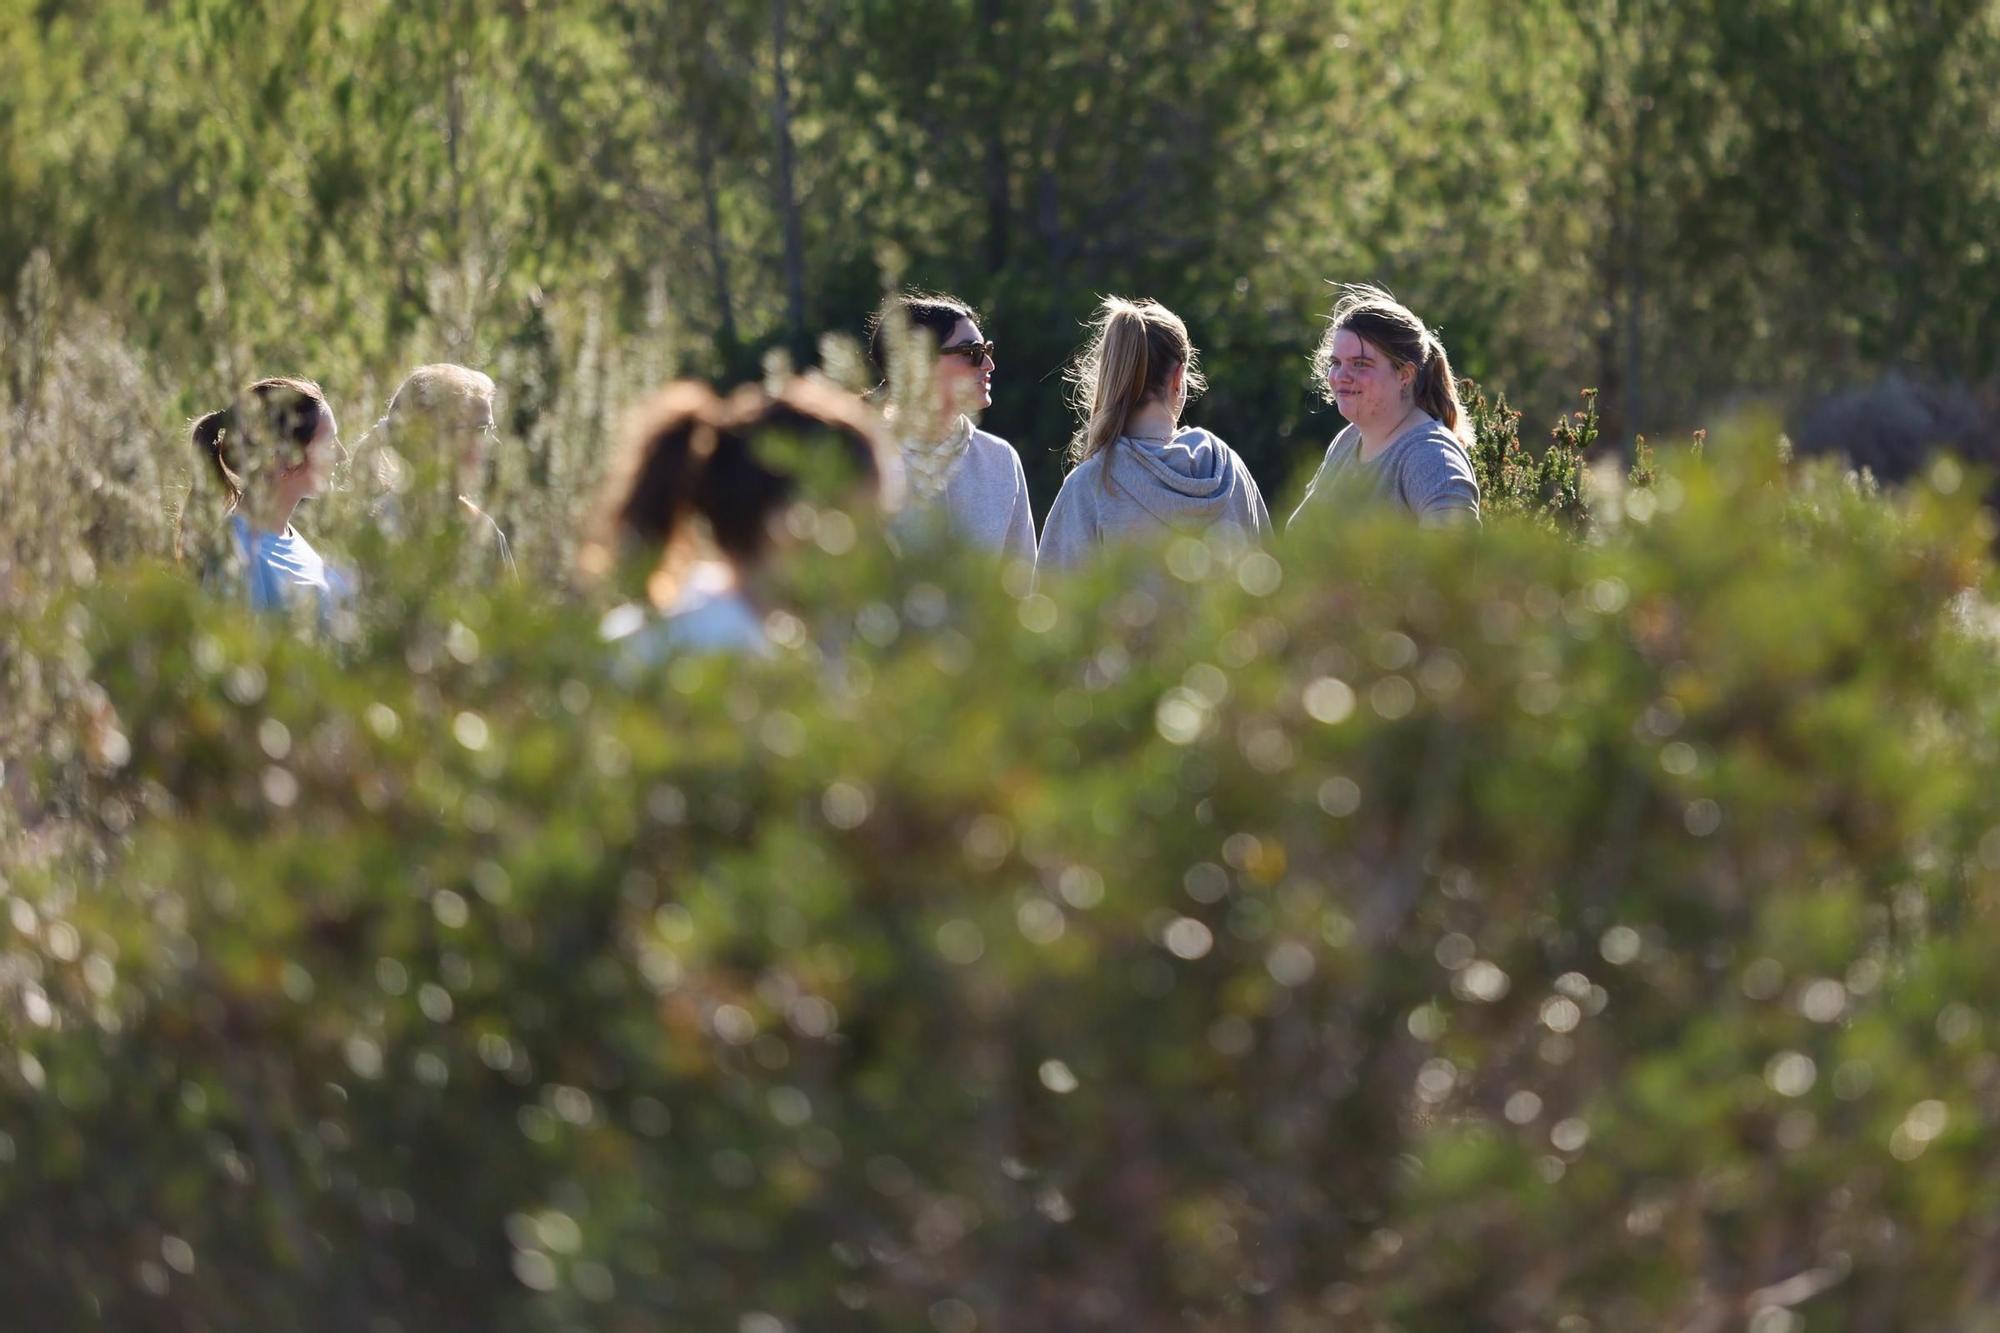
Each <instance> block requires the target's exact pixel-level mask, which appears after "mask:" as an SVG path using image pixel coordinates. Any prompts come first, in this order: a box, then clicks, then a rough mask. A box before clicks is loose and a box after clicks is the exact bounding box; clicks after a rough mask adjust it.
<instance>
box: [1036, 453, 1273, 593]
mask: <svg viewBox="0 0 2000 1333" xmlns="http://www.w3.org/2000/svg"><path fill="white" fill-rule="evenodd" d="M1220 528H1234V529H1236V530H1237V531H1238V532H1240V533H1241V534H1242V535H1243V536H1244V537H1246V538H1248V539H1250V540H1251V541H1257V542H1266V541H1269V540H1270V537H1271V516H1270V514H1269V513H1268V512H1267V511H1266V510H1265V508H1264V497H1263V496H1262V495H1261V494H1259V493H1258V490H1257V481H1256V479H1255V478H1254V477H1252V476H1251V475H1250V469H1248V468H1246V467H1244V466H1243V460H1242V459H1240V458H1238V457H1237V456H1236V451H1235V450H1233V449H1231V448H1230V447H1229V446H1228V445H1226V444H1224V443H1223V442H1222V441H1221V440H1218V439H1217V438H1215V436H1213V435H1210V434H1209V433H1208V432H1207V431H1205V430H1197V429H1194V428H1192V427H1190V428H1189V429H1186V430H1183V431H1180V432H1178V433H1177V434H1175V436H1174V438H1173V439H1171V440H1166V441H1161V440H1135V439H1131V438H1130V437H1126V438H1123V439H1119V440H1116V441H1114V442H1113V443H1112V444H1111V445H1110V447H1108V448H1105V449H1101V450H1099V451H1098V452H1097V453H1095V454H1092V455H1091V456H1090V457H1089V458H1086V459H1085V460H1084V461H1083V462H1081V463H1079V464H1077V465H1076V469H1075V470H1074V471H1072V472H1071V473H1070V474H1069V476H1068V477H1066V478H1064V479H1063V484H1062V490H1061V491H1060V492H1058V493H1057V495H1056V502H1055V504H1054V505H1052V506H1050V508H1049V517H1048V522H1047V523H1045V524H1043V525H1042V549H1041V558H1040V560H1039V562H1038V563H1037V566H1036V567H1037V569H1038V570H1039V569H1043V568H1047V569H1074V568H1075V567H1077V566H1078V565H1081V564H1082V563H1083V562H1084V561H1085V560H1088V559H1089V558H1090V557H1091V555H1092V554H1094V553H1095V552H1096V551H1098V550H1100V549H1102V548H1103V547H1104V546H1105V545H1107V544H1108V543H1110V542H1112V541H1116V540H1124V539H1128V538H1150V539H1158V538H1160V537H1162V536H1164V535H1166V534H1169V533H1175V532H1182V533H1195V532H1205V531H1209V530H1213V529H1220Z"/></svg>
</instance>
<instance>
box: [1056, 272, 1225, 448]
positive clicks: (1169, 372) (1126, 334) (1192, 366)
mask: <svg viewBox="0 0 2000 1333" xmlns="http://www.w3.org/2000/svg"><path fill="white" fill-rule="evenodd" d="M1091 329H1092V333H1091V338H1090V342H1089V343H1088V344H1087V345H1086V346H1085V347H1084V350H1083V351H1082V352H1081V353H1079V354H1078V356H1077V358H1076V360H1074V361H1073V362H1071V363H1070V367H1069V370H1068V371H1067V372H1066V374H1065V378H1067V379H1068V380H1069V383H1070V403H1071V406H1072V407H1073V408H1074V409H1075V411H1076V414H1077V417H1078V418H1079V420H1080V422H1081V424H1080V425H1079V426H1078V427H1077V431H1076V434H1075V435H1073V436H1072V437H1071V438H1070V442H1069V461H1070V466H1072V467H1074V466H1075V465H1077V464H1078V463H1081V462H1083V461H1084V460H1085V459H1087V458H1092V457H1094V456H1096V455H1097V454H1099V453H1102V452H1103V451H1104V450H1105V449H1106V448H1108V447H1110V445H1111V444H1112V443H1113V442H1114V441H1116V440H1117V439H1118V437H1119V436H1121V435H1123V434H1124V433H1125V426H1126V423H1127V422H1129V421H1130V420H1131V419H1132V415H1133V413H1135V412H1137V411H1138V410H1139V409H1140V408H1141V407H1142V406H1144V405H1145V404H1146V403H1147V402H1148V401H1149V400H1151V399H1153V398H1156V397H1158V396H1160V394H1161V393H1162V392H1163V391H1164V390H1165V389H1166V386H1167V381H1168V380H1169V379H1170V378H1172V376H1173V373H1174V371H1175V369H1176V368H1178V367H1180V366H1186V367H1187V375H1186V379H1185V383H1186V385H1187V391H1188V393H1189V394H1195V393H1199V392H1200V391H1201V390H1203V389H1205V388H1207V387H1208V382H1207V381H1206V380H1204V379H1203V378H1202V376H1201V370H1200V368H1199V367H1198V365H1197V364H1196V362H1197V360H1198V358H1199V353H1197V352H1196V351H1195V347H1194V343H1193V342H1192V341H1190V340H1189V338H1188V331H1187V325H1186V324H1184V323H1182V322H1181V318H1180V316H1179V315H1176V314H1175V313H1174V312H1173V311H1171V310H1169V309H1167V308H1166V307H1165V306H1163V305H1161V304H1160V303H1159V302H1158V301H1147V300H1142V301H1128V300H1126V299H1125V298H1124V297H1121V296H1107V297H1105V298H1104V300H1103V302H1102V303H1101V304H1100V305H1099V306H1098V308H1097V318H1096V319H1095V320H1093V321H1092V323H1091Z"/></svg>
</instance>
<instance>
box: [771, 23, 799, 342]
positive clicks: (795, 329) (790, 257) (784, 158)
mask: <svg viewBox="0 0 2000 1333" xmlns="http://www.w3.org/2000/svg"><path fill="white" fill-rule="evenodd" d="M785 29H786V13H785V0H771V74H772V78H771V130H772V133H773V135H774V136H775V137H776V139H777V141H778V182H777V193H778V216H779V217H780V218H781V219H782V220H783V222H784V232H785V317H786V323H787V324H788V325H789V326H790V330H791V335H792V339H793V341H794V342H797V341H799V340H801V339H803V338H804V337H805V331H806V257H805V238H804V234H803V232H802V230H801V228H800V224H799V201H798V195H797V192H796V189H795V186H794V184H793V180H792V151H793V150H792V89H791V84H790V82H789V81H788V80H787V78H786V76H785Z"/></svg>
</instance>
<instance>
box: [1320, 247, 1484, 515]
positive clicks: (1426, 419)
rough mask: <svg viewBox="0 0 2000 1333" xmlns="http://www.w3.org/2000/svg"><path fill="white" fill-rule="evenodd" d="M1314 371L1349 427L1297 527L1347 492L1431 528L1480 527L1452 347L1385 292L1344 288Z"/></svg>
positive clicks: (1332, 448)
mask: <svg viewBox="0 0 2000 1333" xmlns="http://www.w3.org/2000/svg"><path fill="white" fill-rule="evenodd" d="M1313 368H1314V370H1315V371H1316V372H1317V374H1318V378H1319V383H1320V391H1321V392H1322V393H1324V394H1325V395H1326V396H1327V397H1328V398H1329V399H1331V400H1332V402H1333V404H1334V405H1335V406H1336V407H1338V408H1339V409H1340V414H1341V415H1342V416H1343V417H1346V418H1347V421H1348V425H1347V427H1346V428H1345V429H1343V430H1342V431H1341V432H1340V434H1338V435H1336V436H1334V439H1333V443H1332V444H1331V445H1329V446H1328V447H1327V451H1326V458H1325V459H1324V460H1323V461H1322V462H1321V463H1320V466H1319V471H1318V472H1316V473H1314V474H1313V479H1312V484H1311V485H1310V486H1308V487H1307V488H1306V495H1305V499H1304V500H1302V501H1301V502H1300V503H1299V507H1298V509H1297V510H1295V511H1294V512H1293V514H1292V517H1291V520H1290V522H1289V523H1287V524H1286V526H1287V527H1288V528H1289V527H1291V526H1292V525H1293V524H1296V523H1297V522H1298V521H1299V519H1300V517H1301V516H1302V515H1304V514H1305V513H1306V512H1307V511H1308V510H1318V509H1320V508H1321V507H1323V505H1324V502H1325V501H1326V500H1327V498H1328V497H1329V496H1331V495H1334V494H1338V493H1347V494H1354V495H1360V496H1363V497H1367V498H1371V499H1376V500H1386V501H1389V502H1390V503H1393V504H1396V505H1399V506H1401V507H1402V508H1403V509H1404V510H1406V511H1407V512H1408V513H1410V514H1412V515H1414V516H1415V517H1416V519H1417V521H1418V522H1419V523H1422V524H1424V525H1425V526H1427V527H1436V526H1443V525H1447V524H1451V523H1456V522H1464V521H1467V520H1469V521H1471V522H1474V523H1477V522H1478V521H1479V481H1478V479H1477V478H1476V477H1475V476H1474V475H1473V471H1472V455H1471V453H1470V452H1469V447H1470V445H1471V443H1472V423H1471V422H1470V421H1469V420H1468V419H1467V418H1466V415H1465V409H1464V408H1463V407H1462V406H1460V404H1459V401H1458V381H1457V380H1456V379H1454V378H1453V377H1452V373H1451V360H1450V358H1448V357H1447V356H1445V352H1444V344H1443V343H1442V342H1440V341H1439V340H1438V336H1437V334H1435V333H1433V332H1432V331H1431V330H1430V329H1428V328H1426V327H1425V325H1424V322H1423V321H1422V320H1420V319H1418V318H1417V317H1416V316H1415V315H1413V314H1411V313H1410V311H1409V310H1408V309H1407V308H1406V307H1405V306H1403V305H1402V304H1400V303H1399V302H1398V301H1397V300H1396V298H1395V297H1393V296H1391V295H1389V293H1388V292H1386V291H1384V290H1382V289H1381V288H1380V287H1371V286H1366V285H1355V286H1350V287H1345V288H1343V289H1342V290H1341V295H1340V300H1339V301H1337V302H1336V303H1335V304H1334V307H1333V317H1332V319H1330V320H1329V321H1328V323H1327V328H1326V336H1325V337H1324V338H1322V339H1321V340H1320V345H1319V350H1318V352H1316V353H1315V354H1314V356H1313Z"/></svg>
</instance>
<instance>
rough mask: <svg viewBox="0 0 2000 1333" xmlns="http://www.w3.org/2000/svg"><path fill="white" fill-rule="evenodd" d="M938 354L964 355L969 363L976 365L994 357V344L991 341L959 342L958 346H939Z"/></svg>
mask: <svg viewBox="0 0 2000 1333" xmlns="http://www.w3.org/2000/svg"><path fill="white" fill-rule="evenodd" d="M938 355H939V356H962V357H964V358H965V359H966V362H967V363H968V364H970V365H975V366H976V365H978V364H979V363H980V362H981V361H990V360H992V359H993V344H992V343H990V342H983V343H959V344H958V345H957V346H956V347H940V348H938Z"/></svg>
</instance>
